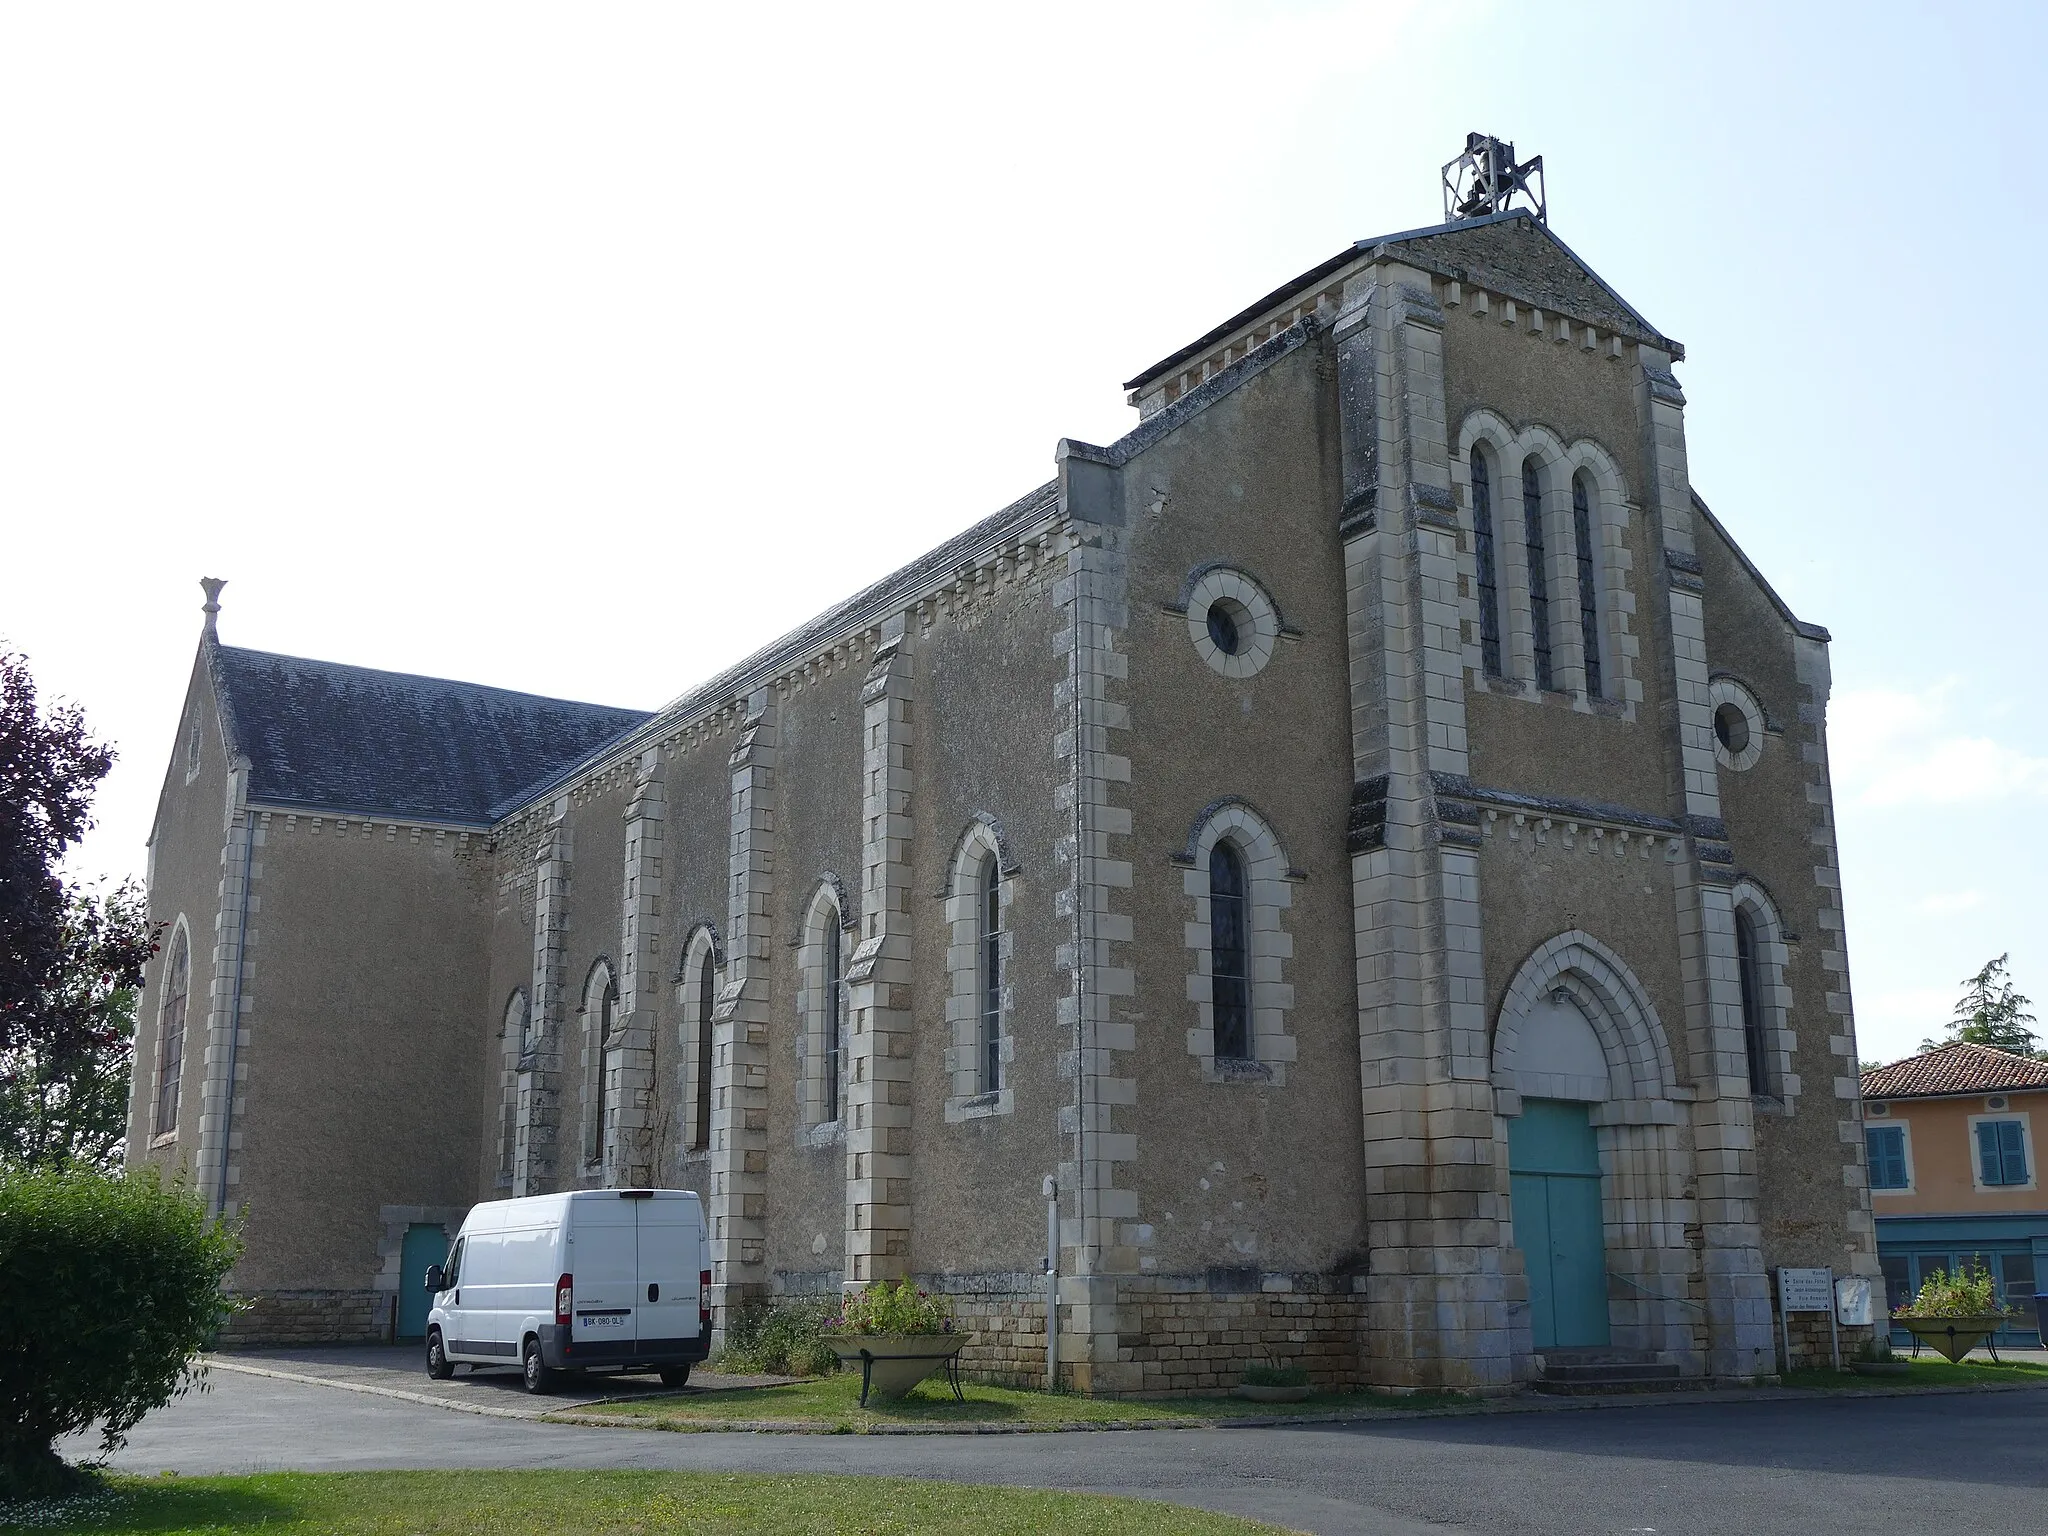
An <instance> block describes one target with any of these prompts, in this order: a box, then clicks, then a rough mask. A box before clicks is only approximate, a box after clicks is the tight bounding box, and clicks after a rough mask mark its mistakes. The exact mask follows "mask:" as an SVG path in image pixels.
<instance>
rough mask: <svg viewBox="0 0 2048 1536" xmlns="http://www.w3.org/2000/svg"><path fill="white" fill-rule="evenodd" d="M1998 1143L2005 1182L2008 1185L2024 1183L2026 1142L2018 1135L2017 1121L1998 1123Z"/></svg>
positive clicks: (2025, 1177)
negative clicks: (2003, 1165)
mask: <svg viewBox="0 0 2048 1536" xmlns="http://www.w3.org/2000/svg"><path fill="white" fill-rule="evenodd" d="M1998 1141H1999V1148H1998V1150H1999V1152H2000V1153H2001V1154H2002V1161H2003V1162H2004V1164H2005V1167H2004V1173H2005V1182H2006V1183H2008V1184H2024V1183H2026V1182H2027V1142H2026V1138H2025V1137H2024V1136H2022V1135H2021V1134H2020V1123H2019V1121H2017V1120H2001V1121H1999V1122H1998Z"/></svg>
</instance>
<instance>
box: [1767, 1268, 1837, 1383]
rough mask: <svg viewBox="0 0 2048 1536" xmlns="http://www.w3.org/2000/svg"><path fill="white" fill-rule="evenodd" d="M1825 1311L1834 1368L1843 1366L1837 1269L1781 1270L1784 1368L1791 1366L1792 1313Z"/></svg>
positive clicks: (1779, 1312) (1779, 1322)
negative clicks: (1836, 1285)
mask: <svg viewBox="0 0 2048 1536" xmlns="http://www.w3.org/2000/svg"><path fill="white" fill-rule="evenodd" d="M1794 1312H1825V1313H1827V1315H1828V1338H1829V1340H1830V1342H1831V1344H1832V1346H1833V1351H1834V1361H1835V1369H1836V1370H1838V1371H1839V1370H1840V1369H1841V1368H1842V1330H1841V1327H1840V1325H1839V1324H1838V1323H1837V1322H1836V1321H1835V1272H1834V1271H1833V1270H1832V1269H1781V1270H1779V1271H1778V1334H1779V1337H1780V1338H1782V1339H1783V1340H1784V1343H1785V1369H1786V1370H1788V1371H1789V1370H1791V1369H1792V1314H1793V1313H1794Z"/></svg>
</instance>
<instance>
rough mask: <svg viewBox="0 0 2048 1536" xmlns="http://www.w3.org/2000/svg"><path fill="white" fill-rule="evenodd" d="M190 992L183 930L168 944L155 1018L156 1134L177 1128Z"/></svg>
mask: <svg viewBox="0 0 2048 1536" xmlns="http://www.w3.org/2000/svg"><path fill="white" fill-rule="evenodd" d="M191 992H192V951H191V947H190V946H189V945H188V944H187V943H186V942H185V930H184V929H182V928H180V929H179V930H178V936H177V938H176V939H174V940H173V941H172V942H171V957H170V959H169V961H168V962H166V964H165V966H164V1006H163V1011H162V1013H161V1014H160V1015H159V1016H158V1023H157V1049H156V1061H157V1067H156V1132H155V1134H156V1135H158V1136H162V1135H164V1134H165V1133H166V1132H169V1131H175V1130H176V1129H177V1128H178V1077H179V1074H180V1072H181V1070H182V1069H183V1067H184V1065H185V1005H186V1002H187V1001H188V1000H189V998H190V996H191Z"/></svg>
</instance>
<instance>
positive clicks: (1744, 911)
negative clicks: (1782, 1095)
mask: <svg viewBox="0 0 2048 1536" xmlns="http://www.w3.org/2000/svg"><path fill="white" fill-rule="evenodd" d="M1735 960H1736V967H1737V969H1738V970H1739V972H1740V973H1741V977H1742V1046H1743V1051H1744V1053H1745V1054H1746V1055H1747V1056H1748V1057H1749V1091H1750V1092H1751V1093H1753V1094H1757V1095H1763V1094H1768V1093H1769V1092H1770V1091H1771V1056H1770V1036H1769V1034H1768V1032H1767V1031H1766V1030H1765V1028H1764V982H1763V972H1762V969H1761V968H1760V967H1759V965H1758V963H1757V960H1758V956H1757V935H1756V920H1755V919H1754V918H1752V917H1751V916H1750V915H1749V909H1748V908H1747V907H1737V908H1736V909H1735Z"/></svg>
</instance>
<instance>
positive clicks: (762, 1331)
mask: <svg viewBox="0 0 2048 1536" xmlns="http://www.w3.org/2000/svg"><path fill="white" fill-rule="evenodd" d="M831 1317H832V1304H831V1303H830V1302H829V1301H825V1300H818V1301H791V1302H784V1303H782V1304H780V1305H776V1304H774V1303H771V1302H765V1301H753V1302H748V1303H746V1304H745V1305H743V1306H741V1307H740V1308H739V1309H738V1310H737V1311H736V1312H735V1313H734V1315H733V1319H732V1321H731V1322H730V1323H729V1324H727V1325H726V1331H725V1352H724V1353H723V1354H721V1355H720V1356H719V1358H718V1364H719V1367H720V1369H722V1370H727V1371H733V1372H739V1373H750V1372H755V1371H758V1372H760V1373H762V1374H763V1375H767V1376H829V1375H831V1374H832V1372H834V1371H836V1370H837V1369H838V1368H839V1357H838V1356H837V1355H835V1354H833V1353H832V1346H831V1345H829V1344H827V1343H826V1342H825V1341H824V1340H823V1339H821V1338H820V1337H819V1336H818V1335H819V1334H820V1332H821V1331H822V1330H823V1329H824V1327H825V1324H826V1323H827V1322H828V1321H830V1320H831Z"/></svg>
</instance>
